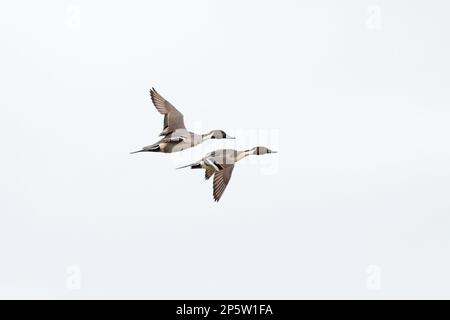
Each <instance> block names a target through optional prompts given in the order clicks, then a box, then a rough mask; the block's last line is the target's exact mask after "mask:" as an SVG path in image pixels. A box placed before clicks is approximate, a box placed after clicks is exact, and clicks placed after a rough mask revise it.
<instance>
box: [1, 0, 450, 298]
mask: <svg viewBox="0 0 450 320" xmlns="http://www.w3.org/2000/svg"><path fill="white" fill-rule="evenodd" d="M449 9H450V7H449V4H448V2H447V1H406V0H405V1H400V0H395V1H382V0H372V1H359V0H353V1H351V0H346V1H333V0H322V1H294V0H291V1H256V0H251V1H235V0H232V1H230V0H227V1H206V0H204V1H181V0H180V1H122V2H119V1H117V2H116V1H81V0H79V1H56V0H55V1H49V0H46V1H39V2H37V1H11V0H9V1H2V2H0V39H1V42H0V59H1V61H2V63H1V66H2V67H1V73H0V88H1V91H2V92H1V94H0V146H1V147H0V159H1V161H0V163H1V166H0V197H1V198H0V199H1V201H0V257H1V262H0V297H2V298H8V297H15V298H398V297H403V298H407V297H415V298H433V297H437V298H444V297H446V298H449V297H450V289H449V288H450V274H449V271H448V270H450V257H449V252H450V233H449V230H450V196H449V192H450V148H449V145H450V144H449V139H450V126H449V123H450V107H449V103H450V90H449V89H450V63H449V58H448V57H449V56H450V43H449V42H450V22H449V19H448V11H449ZM152 86H154V87H155V88H156V89H157V90H158V91H159V92H160V93H161V94H162V95H163V96H164V97H166V98H167V99H168V100H169V101H170V102H172V103H173V104H174V105H175V106H176V107H177V108H178V109H179V110H180V111H182V112H183V113H184V115H185V122H186V125H187V127H188V128H190V129H192V130H193V131H195V132H197V133H204V132H208V131H210V130H212V129H222V130H225V131H226V132H227V133H229V134H231V135H235V136H237V138H238V139H236V140H235V141H225V140H211V141H208V142H206V143H204V144H202V145H200V146H198V147H196V148H193V149H192V150H189V151H184V152H182V153H179V154H174V155H166V154H154V153H145V154H143V153H140V154H133V155H130V154H129V152H130V151H134V150H137V149H139V148H141V147H142V146H144V145H147V144H151V143H153V142H155V141H156V139H157V138H158V137H157V135H158V134H159V132H160V131H161V130H162V116H161V115H160V114H159V113H158V112H157V111H156V110H155V109H154V107H153V106H152V104H151V102H150V99H149V95H148V90H149V88H150V87H152ZM255 145H264V146H267V147H269V148H271V149H274V150H278V151H279V153H278V154H277V155H266V156H261V157H260V159H255V158H254V159H248V161H247V160H246V161H242V163H238V164H237V165H236V167H235V170H234V172H233V177H232V179H231V182H230V184H229V185H228V187H227V189H226V190H225V193H224V195H223V197H222V199H221V200H220V202H219V203H215V202H214V201H213V199H212V181H207V182H206V181H204V178H203V173H202V172H200V171H197V170H189V169H185V170H183V171H182V170H175V169H174V168H175V167H176V166H179V165H182V164H187V163H189V162H191V161H195V160H198V159H199V158H201V157H202V156H203V155H204V154H205V153H207V152H210V151H212V150H214V149H219V148H223V147H230V148H237V149H239V150H242V149H248V148H251V147H253V146H255Z"/></svg>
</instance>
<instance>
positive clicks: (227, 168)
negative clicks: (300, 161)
mask: <svg viewBox="0 0 450 320" xmlns="http://www.w3.org/2000/svg"><path fill="white" fill-rule="evenodd" d="M268 153H277V152H276V151H272V150H270V149H268V148H266V147H255V148H253V149H250V150H244V151H236V150H233V149H221V150H216V151H213V152H211V153H208V154H207V155H206V156H205V157H204V158H203V159H201V160H199V161H197V162H194V163H192V164H189V165H186V166H182V167H179V168H177V169H181V168H187V167H191V169H205V179H206V180H208V179H209V178H211V177H212V176H213V175H214V182H213V197H214V201H219V200H220V197H222V194H223V192H224V191H225V188H226V187H227V185H228V182H230V179H231V174H232V173H233V169H234V164H235V163H236V162H238V161H239V160H241V159H243V158H245V157H246V156H249V155H263V154H268Z"/></svg>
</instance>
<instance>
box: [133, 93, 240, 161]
mask: <svg viewBox="0 0 450 320" xmlns="http://www.w3.org/2000/svg"><path fill="white" fill-rule="evenodd" d="M150 97H151V99H152V102H153V104H154V105H155V107H156V110H158V112H159V113H161V114H163V115H164V126H163V131H162V132H161V133H160V134H159V135H160V136H163V138H162V139H161V140H159V141H158V142H156V143H154V144H151V145H149V146H146V147H143V148H142V149H141V150H138V151H134V152H131V153H138V152H164V153H172V152H178V151H182V150H185V149H188V148H191V147H193V146H196V145H198V144H200V143H202V142H203V141H205V140H208V139H234V137H231V136H229V135H227V134H226V133H225V132H224V131H222V130H212V131H211V132H209V133H206V134H201V135H200V134H195V133H193V132H190V131H188V130H187V129H186V127H185V125H184V120H183V114H182V113H181V112H180V111H178V110H177V109H176V108H175V107H174V106H173V105H172V104H171V103H170V102H169V101H167V100H166V99H164V98H163V97H162V96H161V95H160V94H159V93H158V92H157V91H156V90H155V89H154V88H152V89H151V90H150Z"/></svg>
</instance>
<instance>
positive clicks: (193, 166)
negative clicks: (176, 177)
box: [175, 162, 202, 170]
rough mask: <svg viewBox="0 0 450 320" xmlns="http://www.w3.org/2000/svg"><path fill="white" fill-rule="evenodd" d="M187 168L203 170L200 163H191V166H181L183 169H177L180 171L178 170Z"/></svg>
mask: <svg viewBox="0 0 450 320" xmlns="http://www.w3.org/2000/svg"><path fill="white" fill-rule="evenodd" d="M187 167H191V169H201V168H202V166H201V165H200V164H199V163H198V162H194V163H191V164H188V165H185V166H181V167H178V168H175V169H177V170H178V169H183V168H187Z"/></svg>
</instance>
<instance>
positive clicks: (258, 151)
mask: <svg viewBox="0 0 450 320" xmlns="http://www.w3.org/2000/svg"><path fill="white" fill-rule="evenodd" d="M267 153H277V151H272V150H270V149H269V148H266V147H254V148H253V149H250V154H254V155H258V156H259V155H262V154H267Z"/></svg>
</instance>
